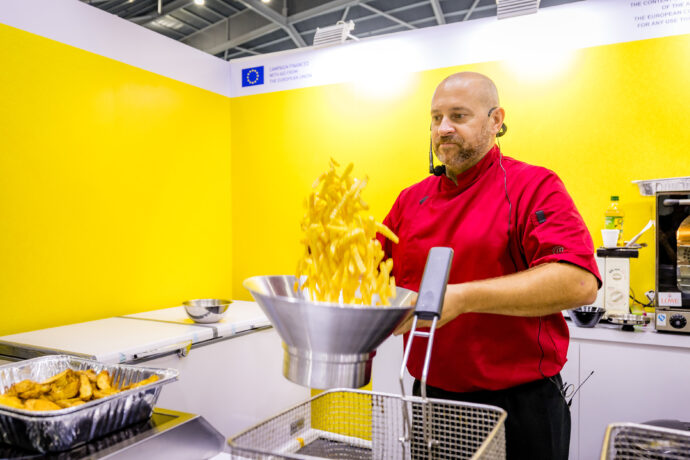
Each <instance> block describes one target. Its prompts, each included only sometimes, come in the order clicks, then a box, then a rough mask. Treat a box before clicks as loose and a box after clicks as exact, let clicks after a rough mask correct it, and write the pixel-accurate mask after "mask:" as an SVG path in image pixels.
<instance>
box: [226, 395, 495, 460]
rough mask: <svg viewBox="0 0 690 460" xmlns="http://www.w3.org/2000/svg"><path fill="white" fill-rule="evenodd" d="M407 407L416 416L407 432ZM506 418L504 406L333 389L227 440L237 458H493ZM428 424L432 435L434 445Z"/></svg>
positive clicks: (408, 412)
mask: <svg viewBox="0 0 690 460" xmlns="http://www.w3.org/2000/svg"><path fill="white" fill-rule="evenodd" d="M425 410H427V411H429V414H428V415H429V418H428V419H427V421H426V423H425V421H424V411H425ZM403 411H406V412H407V415H408V416H409V417H410V419H411V420H412V423H411V427H412V428H411V430H412V432H411V433H409V434H408V433H407V432H406V431H407V428H406V426H407V425H406V423H405V420H404V416H402V414H403ZM505 418H506V412H505V411H504V410H503V409H500V408H498V407H493V406H487V405H482V404H472V403H465V402H458V401H448V400H440V399H430V398H429V399H426V400H424V399H423V398H420V397H403V396H400V395H392V394H384V393H371V392H367V391H362V390H344V389H335V390H329V391H327V392H324V393H321V394H319V395H317V396H315V397H313V398H311V399H310V400H308V401H306V402H304V403H302V404H299V405H297V406H295V407H293V408H291V409H289V410H287V411H285V412H282V413H281V414H278V415H276V416H274V417H272V418H269V419H268V420H265V421H264V422H262V423H259V424H258V425H256V426H254V427H252V428H250V429H248V430H246V431H244V432H242V433H240V434H238V435H236V436H235V437H233V438H232V439H231V440H230V441H229V445H230V452H231V455H232V457H233V458H238V459H244V458H246V459H304V458H328V459H348V460H350V459H352V460H355V459H357V460H359V459H377V460H379V459H390V460H399V459H415V458H419V459H421V458H424V459H426V458H432V459H487V460H488V459H491V460H494V459H504V458H505V434H504V421H505ZM424 430H429V432H430V435H431V439H433V440H434V445H433V446H432V448H431V450H430V451H429V450H428V449H427V445H426V443H425V441H424V439H425V437H424ZM406 438H407V440H405V439H406ZM305 456H309V457H305Z"/></svg>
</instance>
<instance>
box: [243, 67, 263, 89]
mask: <svg viewBox="0 0 690 460" xmlns="http://www.w3.org/2000/svg"><path fill="white" fill-rule="evenodd" d="M263 84H264V66H262V65H260V66H259V67H249V68H247V69H242V87H245V86H256V85H263Z"/></svg>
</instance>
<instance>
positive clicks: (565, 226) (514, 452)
mask: <svg viewBox="0 0 690 460" xmlns="http://www.w3.org/2000/svg"><path fill="white" fill-rule="evenodd" d="M504 116H505V112H504V110H503V109H502V108H501V107H500V105H499V101H498V92H497V90H496V87H495V85H494V83H493V82H492V81H491V80H490V79H489V78H487V77H486V76H484V75H481V74H478V73H472V72H462V73H457V74H454V75H451V76H449V77H448V78H446V79H445V80H443V81H442V82H441V83H440V84H439V85H438V87H437V88H436V91H435V93H434V95H433V98H432V101H431V141H432V144H433V150H434V152H435V153H436V157H437V158H438V159H439V161H440V162H441V163H443V166H437V167H436V168H435V169H436V171H435V174H434V175H432V176H430V177H428V178H426V179H425V180H423V181H421V182H419V183H418V184H415V185H413V186H411V187H409V188H407V189H405V190H403V191H402V192H401V193H400V195H399V196H398V198H397V199H396V201H395V204H394V205H393V208H392V209H391V211H390V213H389V214H388V216H387V217H386V219H385V220H384V223H385V224H386V225H387V226H388V227H390V229H391V230H393V231H394V232H395V233H396V234H397V235H398V236H399V238H400V243H399V244H393V243H392V242H391V241H390V240H387V239H385V238H380V240H381V242H382V245H383V248H384V251H385V252H386V255H387V257H392V258H393V262H394V265H393V274H394V275H395V279H396V282H397V284H398V285H399V286H401V287H404V288H407V289H411V290H415V291H416V290H418V289H419V284H420V282H421V279H422V273H423V271H424V264H425V261H426V257H427V254H428V252H429V249H430V248H432V247H434V246H447V247H451V248H453V250H454V251H455V256H454V259H453V265H452V267H451V271H450V277H449V281H448V289H447V291H446V296H445V300H444V303H443V312H442V315H441V318H440V319H439V322H438V330H437V332H436V337H435V339H434V348H433V352H432V356H431V367H430V370H429V376H428V380H427V396H429V397H431V398H443V399H453V400H461V401H468V402H476V403H482V404H490V405H495V406H499V407H502V408H503V409H505V410H506V411H507V413H508V418H507V420H506V447H507V454H508V459H509V460H514V459H530V460H536V459H548V460H556V459H567V458H568V445H569V440H570V411H569V408H568V405H567V404H566V401H565V398H564V396H563V393H562V387H563V382H562V380H561V377H560V374H559V372H560V370H561V368H562V367H563V365H564V363H565V361H566V353H567V350H568V341H569V334H568V327H567V325H566V323H565V320H564V319H563V316H562V315H561V313H560V312H561V310H564V309H567V308H573V307H578V306H581V305H587V304H591V303H592V302H594V299H595V297H596V292H597V289H598V284H599V283H600V281H599V273H598V271H597V267H596V263H595V260H594V256H593V254H594V247H593V244H592V239H591V237H590V235H589V232H588V230H587V228H586V226H585V223H584V221H583V220H582V217H581V216H580V214H579V213H578V211H577V209H576V208H575V204H574V203H573V200H572V199H571V198H570V196H569V195H568V192H567V191H566V189H565V186H564V185H563V182H561V180H560V179H559V178H558V176H557V175H556V174H555V173H554V172H553V171H550V170H548V169H545V168H542V167H538V166H532V165H529V164H527V163H523V162H521V161H518V160H515V159H513V158H510V157H506V156H503V154H502V153H501V151H500V149H499V147H498V146H497V145H496V136H497V134H498V135H500V134H502V132H504V130H505V125H504V124H503V120H504ZM410 324H411V320H408V321H407V322H406V323H405V324H404V325H403V326H401V327H400V328H399V329H398V330H397V331H396V333H398V334H399V333H403V332H407V331H408V330H409V328H410ZM421 324H422V323H420V325H421ZM405 338H406V339H407V334H406V337H405ZM425 348H426V341H425V340H424V339H422V340H419V339H418V340H416V341H415V342H414V345H413V348H412V351H411V355H410V359H409V362H408V370H409V371H410V374H412V376H413V377H415V379H416V380H415V385H414V389H413V392H414V393H415V394H417V395H419V393H420V388H419V387H420V383H419V379H421V374H422V364H423V361H424V354H425Z"/></svg>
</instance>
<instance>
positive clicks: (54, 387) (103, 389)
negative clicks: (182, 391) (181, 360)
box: [0, 369, 158, 411]
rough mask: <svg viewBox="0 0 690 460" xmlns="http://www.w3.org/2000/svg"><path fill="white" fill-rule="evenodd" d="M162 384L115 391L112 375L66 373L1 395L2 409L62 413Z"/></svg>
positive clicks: (153, 378)
mask: <svg viewBox="0 0 690 460" xmlns="http://www.w3.org/2000/svg"><path fill="white" fill-rule="evenodd" d="M156 380H158V376H157V375H155V374H154V375H152V376H151V377H149V378H147V379H144V380H142V381H140V382H135V383H131V384H129V385H127V386H123V387H122V388H119V389H118V388H114V387H113V381H112V377H111V376H110V374H108V371H106V370H103V371H101V372H100V373H98V375H96V372H95V371H94V370H93V369H88V370H80V371H75V370H72V369H66V370H64V371H62V372H60V373H59V374H56V375H54V376H52V377H50V378H48V379H46V380H44V381H43V382H41V383H38V382H34V381H32V380H22V381H21V382H17V383H15V384H14V385H12V386H11V387H10V388H9V389H8V390H7V391H6V392H5V393H4V394H0V405H2V406H8V407H12V408H15V409H26V410H33V411H49V410H59V409H64V408H67V407H74V406H78V405H80V404H84V403H86V402H88V401H90V400H94V399H100V398H105V397H106V396H110V395H113V394H116V393H119V392H121V391H125V390H129V389H132V388H138V387H140V386H143V385H147V384H149V383H153V382H155V381H156Z"/></svg>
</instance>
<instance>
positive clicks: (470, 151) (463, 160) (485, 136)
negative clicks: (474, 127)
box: [436, 129, 491, 169]
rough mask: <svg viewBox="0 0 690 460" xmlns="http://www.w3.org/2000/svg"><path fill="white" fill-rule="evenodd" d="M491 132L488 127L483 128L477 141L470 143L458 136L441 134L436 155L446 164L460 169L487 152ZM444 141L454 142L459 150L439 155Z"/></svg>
mask: <svg viewBox="0 0 690 460" xmlns="http://www.w3.org/2000/svg"><path fill="white" fill-rule="evenodd" d="M490 138H491V134H490V133H489V131H488V129H482V132H481V135H480V136H479V138H478V139H477V142H476V143H472V144H470V143H468V142H466V141H465V140H464V139H462V138H460V137H458V136H441V137H440V138H439V141H438V142H437V144H436V157H437V158H438V159H439V160H440V161H441V162H443V163H444V164H445V165H446V166H450V167H451V168H454V169H460V168H461V167H462V165H463V164H467V163H472V162H473V161H474V160H475V159H477V158H479V157H481V156H482V155H484V154H485V153H486V151H485V150H486V145H487V144H488V143H489V140H490ZM444 142H452V143H453V144H455V145H456V146H457V151H455V152H452V153H449V154H446V155H442V156H443V157H445V158H441V157H440V156H439V152H438V147H439V144H442V143H444Z"/></svg>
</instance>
